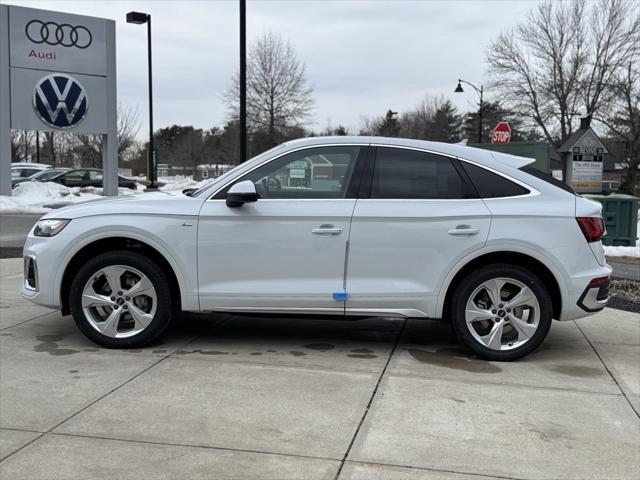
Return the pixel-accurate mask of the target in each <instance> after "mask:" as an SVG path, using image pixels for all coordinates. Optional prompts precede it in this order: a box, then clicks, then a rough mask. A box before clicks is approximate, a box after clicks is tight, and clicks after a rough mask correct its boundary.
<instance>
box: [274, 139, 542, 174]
mask: <svg viewBox="0 0 640 480" xmlns="http://www.w3.org/2000/svg"><path fill="white" fill-rule="evenodd" d="M348 143H366V144H372V145H379V146H380V145H383V146H392V147H405V148H416V149H420V150H428V151H431V152H434V153H441V154H444V155H450V156H454V157H458V158H463V159H466V160H471V161H474V162H478V163H480V164H482V165H485V166H488V167H495V166H496V165H495V163H496V162H498V163H501V164H503V165H508V166H510V167H513V168H521V167H524V166H525V165H529V164H531V163H533V162H535V159H533V158H528V157H518V156H516V155H509V154H506V153H501V152H494V151H491V150H485V149H482V148H475V147H468V146H466V145H463V144H461V143H442V142H431V141H427V140H415V139H410V138H395V137H372V136H349V135H347V136H331V137H306V138H299V139H296V140H290V141H288V142H286V143H285V144H284V145H285V146H286V147H288V148H287V149H289V148H297V147H303V146H313V145H326V144H348Z"/></svg>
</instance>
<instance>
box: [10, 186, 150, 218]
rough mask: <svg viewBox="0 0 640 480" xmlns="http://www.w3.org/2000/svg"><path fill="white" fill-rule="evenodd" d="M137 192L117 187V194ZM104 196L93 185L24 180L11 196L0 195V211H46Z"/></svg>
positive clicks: (99, 189) (14, 212)
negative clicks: (68, 185) (66, 184)
mask: <svg viewBox="0 0 640 480" xmlns="http://www.w3.org/2000/svg"><path fill="white" fill-rule="evenodd" d="M135 193H137V192H136V190H132V189H129V188H119V189H118V194H119V195H129V194H135ZM99 198H104V197H103V196H102V189H101V188H95V187H65V186H64V185H60V184H58V183H53V182H24V183H21V184H19V185H18V186H17V187H16V188H14V189H13V196H11V197H9V196H5V195H0V213H13V214H16V213H47V212H49V211H51V210H52V209H54V208H60V207H63V206H66V205H71V204H75V203H80V202H86V201H89V200H96V199H99Z"/></svg>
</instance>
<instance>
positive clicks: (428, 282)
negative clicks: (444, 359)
mask: <svg viewBox="0 0 640 480" xmlns="http://www.w3.org/2000/svg"><path fill="white" fill-rule="evenodd" d="M372 150H373V148H372ZM375 150H376V152H377V153H376V154H375V164H374V165H373V172H372V174H370V175H369V178H364V179H363V180H362V183H363V187H365V188H364V189H363V193H362V197H363V198H360V199H359V200H358V202H357V205H356V208H355V211H354V214H353V220H352V224H351V239H350V246H349V260H348V269H347V282H346V286H347V292H348V295H349V297H348V300H347V305H346V311H347V313H363V312H365V311H371V310H375V311H381V312H384V311H390V310H392V311H394V312H397V311H399V310H402V312H401V313H402V314H404V315H407V316H417V317H421V316H432V315H433V314H434V312H435V307H436V301H437V297H438V294H439V292H440V287H441V284H442V281H443V279H444V277H445V276H446V274H447V273H448V272H449V271H450V269H451V268H452V267H453V266H454V265H455V264H456V263H457V262H458V261H459V260H460V259H461V258H462V257H464V256H465V255H467V254H469V253H470V252H472V251H474V250H476V249H478V248H481V247H482V246H484V244H485V242H486V240H487V236H488V234H489V227H490V224H491V215H490V212H489V210H488V209H487V207H486V205H485V204H484V202H483V201H482V200H481V199H480V198H477V193H476V192H475V190H474V189H473V186H472V185H470V184H469V183H468V181H467V180H466V177H465V176H464V175H463V172H462V171H461V169H460V167H459V165H458V164H457V162H458V160H457V159H454V158H449V157H446V156H442V155H437V154H433V153H428V152H423V151H418V150H412V149H404V148H391V147H377V148H375ZM370 170H371V169H370V168H368V169H367V171H370Z"/></svg>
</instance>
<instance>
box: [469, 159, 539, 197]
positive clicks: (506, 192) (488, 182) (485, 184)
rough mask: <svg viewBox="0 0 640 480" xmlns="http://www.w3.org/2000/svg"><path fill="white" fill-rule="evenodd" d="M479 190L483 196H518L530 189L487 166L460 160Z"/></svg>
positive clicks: (525, 193)
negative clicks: (488, 168)
mask: <svg viewBox="0 0 640 480" xmlns="http://www.w3.org/2000/svg"><path fill="white" fill-rule="evenodd" d="M460 163H461V164H462V166H463V168H464V170H465V172H467V175H468V176H469V178H470V179H471V182H472V183H473V185H474V186H475V187H476V190H478V195H480V197H481V198H502V197H518V196H521V195H527V194H529V193H531V192H529V190H528V189H526V188H524V187H523V186H521V185H518V184H517V183H515V182H512V181H511V180H509V179H507V178H504V177H503V176H501V175H498V174H496V173H493V172H491V171H489V170H487V169H486V168H482V167H478V166H476V165H473V164H472V163H468V162H464V161H463V162H460Z"/></svg>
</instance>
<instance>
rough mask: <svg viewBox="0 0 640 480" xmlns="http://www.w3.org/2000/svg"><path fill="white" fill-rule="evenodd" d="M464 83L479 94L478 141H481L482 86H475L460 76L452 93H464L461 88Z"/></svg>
mask: <svg viewBox="0 0 640 480" xmlns="http://www.w3.org/2000/svg"><path fill="white" fill-rule="evenodd" d="M463 83H466V84H467V85H469V86H470V87H471V88H473V89H474V90H475V91H476V92H478V93H479V94H480V108H479V110H478V120H479V121H478V123H479V125H478V143H482V113H483V112H482V107H483V101H482V94H483V90H484V89H483V86H482V85H480V88H478V87H476V86H475V85H474V84H473V83H470V82H467V81H466V80H462V79H461V78H459V79H458V86H457V87H456V89H455V90H454V91H453V92H454V93H464V89H463V88H462V84H463Z"/></svg>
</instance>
